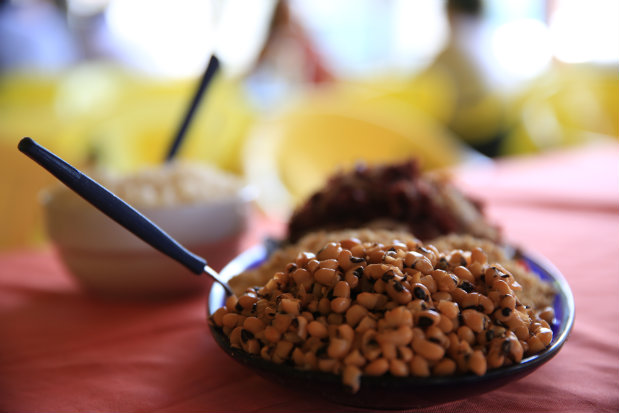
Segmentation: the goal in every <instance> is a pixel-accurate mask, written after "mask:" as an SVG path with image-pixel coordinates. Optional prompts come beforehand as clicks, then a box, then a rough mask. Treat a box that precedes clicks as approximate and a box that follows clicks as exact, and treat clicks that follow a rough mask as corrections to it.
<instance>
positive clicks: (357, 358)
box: [344, 349, 366, 367]
mask: <svg viewBox="0 0 619 413" xmlns="http://www.w3.org/2000/svg"><path fill="white" fill-rule="evenodd" d="M365 363H366V360H365V357H363V355H362V354H361V353H360V352H359V350H358V349H354V350H352V351H351V352H350V353H348V355H347V356H346V357H345V358H344V364H345V365H349V364H352V365H353V366H357V367H363V366H364V365H365Z"/></svg>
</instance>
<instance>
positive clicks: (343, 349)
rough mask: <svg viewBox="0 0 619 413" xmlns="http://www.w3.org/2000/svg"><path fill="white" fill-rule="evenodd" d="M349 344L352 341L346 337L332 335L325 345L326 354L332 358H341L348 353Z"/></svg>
mask: <svg viewBox="0 0 619 413" xmlns="http://www.w3.org/2000/svg"><path fill="white" fill-rule="evenodd" d="M351 345H352V343H351V342H350V341H348V340H346V339H343V338H335V337H332V338H331V339H330V340H329V346H328V347H327V355H328V356H329V357H331V358H333V359H340V358H343V357H345V356H346V355H347V354H348V351H349V350H350V346H351Z"/></svg>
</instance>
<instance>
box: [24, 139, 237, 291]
mask: <svg viewBox="0 0 619 413" xmlns="http://www.w3.org/2000/svg"><path fill="white" fill-rule="evenodd" d="M17 147H18V149H19V150H20V151H21V152H22V153H24V154H26V155H27V156H28V157H29V158H31V159H32V160H34V161H35V162H36V163H38V164H39V165H41V166H42V167H43V168H45V169H46V170H47V171H48V172H50V173H51V174H52V175H54V176H55V177H56V178H58V180H60V181H61V182H62V183H64V184H65V185H66V186H68V187H69V188H70V189H71V190H73V191H74V192H76V193H77V194H78V195H80V196H81V197H82V198H84V199H85V200H86V201H88V202H89V203H91V204H92V205H93V206H95V207H96V208H97V209H99V210H100V211H101V212H103V213H104V214H105V215H107V216H108V217H110V218H111V219H113V220H114V221H116V222H117V223H119V224H120V225H122V226H123V227H125V229H127V230H129V231H130V232H132V233H133V234H134V235H136V236H137V237H138V238H140V239H142V240H143V241H144V242H146V243H147V244H149V245H151V246H152V247H154V248H155V249H157V250H159V251H160V252H162V253H164V254H165V255H167V256H168V257H170V258H172V259H174V260H176V261H178V262H179V263H180V264H182V265H184V266H185V267H186V268H188V269H189V270H190V271H191V272H193V273H194V274H197V275H201V274H202V273H203V272H204V273H206V274H207V275H208V276H209V277H211V278H212V279H213V280H214V281H216V282H217V283H219V284H220V285H221V286H222V287H223V288H224V290H225V291H226V294H228V295H233V292H232V290H231V289H230V286H229V285H228V284H227V283H226V282H224V281H222V280H221V278H220V276H219V274H218V273H217V272H216V271H215V270H214V269H213V268H211V267H210V266H209V265H208V264H207V262H206V260H205V259H204V258H201V257H199V256H197V255H195V254H193V253H192V252H190V251H189V250H187V249H186V248H185V247H183V246H182V245H180V244H179V243H178V242H177V241H176V240H175V239H174V238H172V237H171V236H169V235H168V234H166V233H165V232H164V231H163V230H162V229H161V228H159V227H158V226H157V225H155V224H154V223H153V222H152V221H150V220H149V219H148V218H146V217H145V216H144V215H142V214H141V213H140V212H138V211H137V210H136V209H135V208H133V207H132V206H130V205H129V204H127V203H126V202H125V201H123V200H122V199H120V198H119V197H117V196H116V195H114V194H113V193H112V192H110V191H109V190H107V189H106V188H105V187H103V186H102V185H101V184H99V183H97V182H95V181H94V180H93V179H91V178H90V177H88V176H87V175H86V174H84V173H83V172H80V171H79V170H77V169H76V168H74V167H73V166H71V165H70V164H68V163H67V162H65V161H64V160H62V159H61V158H59V157H58V156H56V155H55V154H53V153H52V152H50V151H49V150H47V149H46V148H44V147H43V146H41V145H39V144H38V143H36V142H35V141H34V140H32V139H31V138H27V137H26V138H23V139H22V140H21V141H20V142H19V145H18V146H17Z"/></svg>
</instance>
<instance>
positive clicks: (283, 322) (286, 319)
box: [271, 313, 292, 334]
mask: <svg viewBox="0 0 619 413" xmlns="http://www.w3.org/2000/svg"><path fill="white" fill-rule="evenodd" d="M290 323H292V316H291V315H289V314H282V313H277V314H276V315H275V318H274V319H273V321H272V324H271V325H272V326H273V327H275V328H276V329H277V331H279V332H280V333H281V334H283V333H284V332H286V330H288V327H289V326H290Z"/></svg>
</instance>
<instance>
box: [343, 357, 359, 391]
mask: <svg viewBox="0 0 619 413" xmlns="http://www.w3.org/2000/svg"><path fill="white" fill-rule="evenodd" d="M342 382H343V383H344V385H346V386H348V387H349V388H350V391H351V392H352V393H356V392H358V391H359V388H360V387H361V369H360V368H359V367H358V366H355V365H352V364H348V365H346V366H344V369H343V370H342Z"/></svg>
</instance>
